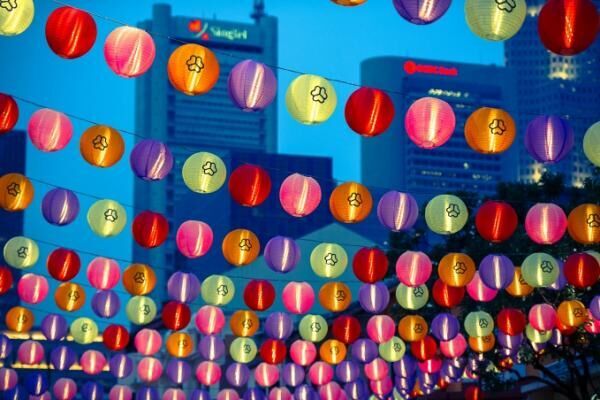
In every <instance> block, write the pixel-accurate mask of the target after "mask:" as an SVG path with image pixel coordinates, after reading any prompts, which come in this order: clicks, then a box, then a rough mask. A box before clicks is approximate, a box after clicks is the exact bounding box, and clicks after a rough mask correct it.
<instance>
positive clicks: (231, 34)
mask: <svg viewBox="0 0 600 400" xmlns="http://www.w3.org/2000/svg"><path fill="white" fill-rule="evenodd" d="M188 29H189V30H190V32H192V33H193V34H194V37H196V38H198V39H201V40H217V39H220V40H229V41H234V40H241V41H243V40H248V35H249V34H248V30H247V29H243V28H238V27H223V26H219V25H215V24H214V23H212V22H211V23H210V24H209V23H208V22H206V21H202V20H199V19H194V20H191V21H190V22H189V23H188Z"/></svg>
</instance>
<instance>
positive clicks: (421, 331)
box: [398, 315, 429, 342]
mask: <svg viewBox="0 0 600 400" xmlns="http://www.w3.org/2000/svg"><path fill="white" fill-rule="evenodd" d="M428 330H429V326H428V325H427V321H425V318H423V317H421V316H420V315H407V316H406V317H403V318H402V319H401V320H400V322H399V323H398V334H399V335H400V338H402V339H403V340H405V341H407V342H416V341H419V340H421V339H423V338H424V337H425V336H426V335H427V331H428Z"/></svg>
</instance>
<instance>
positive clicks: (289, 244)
mask: <svg viewBox="0 0 600 400" xmlns="http://www.w3.org/2000/svg"><path fill="white" fill-rule="evenodd" d="M263 256H264V259H265V262H266V263H267V265H268V266H269V268H271V269H272V270H273V271H275V272H280V273H284V274H285V273H288V272H290V271H292V270H293V269H294V268H296V265H298V263H299V262H300V247H299V246H298V245H297V244H296V242H295V241H294V239H292V238H289V237H284V236H275V237H274V238H272V239H270V240H269V241H268V242H267V245H266V246H265V250H264V253H263Z"/></svg>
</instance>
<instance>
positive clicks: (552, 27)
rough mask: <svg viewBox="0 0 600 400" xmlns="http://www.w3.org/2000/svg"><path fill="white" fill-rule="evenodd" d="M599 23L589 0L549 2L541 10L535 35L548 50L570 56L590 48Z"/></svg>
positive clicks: (594, 8)
mask: <svg viewBox="0 0 600 400" xmlns="http://www.w3.org/2000/svg"><path fill="white" fill-rule="evenodd" d="M599 22H600V18H599V17H598V10H597V8H596V5H595V4H594V3H593V2H592V1H590V0H574V1H573V0H568V1H565V0H551V1H548V2H547V3H546V4H544V6H543V7H542V9H541V10H540V14H539V17H538V33H539V35H540V40H541V42H542V44H543V45H544V46H545V47H546V48H547V49H548V50H550V51H551V52H553V53H556V54H560V55H563V56H572V55H575V54H579V53H581V52H583V51H584V50H586V49H587V48H588V47H590V46H591V45H592V43H593V42H594V39H595V38H596V34H597V32H598V23H599Z"/></svg>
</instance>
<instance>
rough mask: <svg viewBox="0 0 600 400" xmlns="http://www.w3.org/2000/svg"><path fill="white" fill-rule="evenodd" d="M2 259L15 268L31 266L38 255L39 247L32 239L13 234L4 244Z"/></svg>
mask: <svg viewBox="0 0 600 400" xmlns="http://www.w3.org/2000/svg"><path fill="white" fill-rule="evenodd" d="M3 255H4V261H6V263H7V264H8V265H10V266H11V267H13V268H17V269H27V268H31V267H32V266H34V265H35V263H36V262H37V260H38V258H39V256H40V249H39V247H38V245H37V243H35V242H34V241H33V240H31V239H29V238H28V237H25V236H15V237H13V238H11V239H9V240H8V242H6V244H4V250H3Z"/></svg>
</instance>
